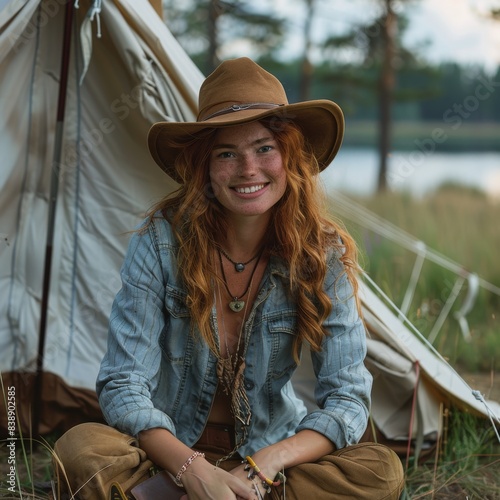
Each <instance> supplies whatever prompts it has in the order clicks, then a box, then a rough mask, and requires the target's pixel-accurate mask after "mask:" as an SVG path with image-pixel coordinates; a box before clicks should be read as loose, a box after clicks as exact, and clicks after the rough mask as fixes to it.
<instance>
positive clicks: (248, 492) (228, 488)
mask: <svg viewBox="0 0 500 500" xmlns="http://www.w3.org/2000/svg"><path fill="white" fill-rule="evenodd" d="M238 468H239V467H238ZM243 472H244V471H243ZM245 474H246V473H245ZM182 483H183V484H184V488H185V489H186V492H187V495H184V496H183V497H181V500H188V499H189V500H259V497H258V496H257V493H256V492H255V490H254V489H253V485H252V483H251V482H250V481H248V480H247V479H246V475H245V476H242V475H240V474H238V475H235V474H232V473H230V472H226V471H225V470H223V469H220V468H219V467H215V466H214V465H212V464H210V463H209V462H208V461H206V460H205V459H200V458H198V459H197V460H195V461H194V462H193V463H192V464H191V465H190V466H189V468H188V469H187V470H186V472H184V474H183V475H182Z"/></svg>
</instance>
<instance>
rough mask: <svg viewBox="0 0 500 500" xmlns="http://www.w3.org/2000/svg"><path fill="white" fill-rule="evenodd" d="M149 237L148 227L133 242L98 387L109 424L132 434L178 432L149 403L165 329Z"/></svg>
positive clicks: (160, 287) (161, 287) (154, 247)
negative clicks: (155, 430) (157, 429)
mask: <svg viewBox="0 0 500 500" xmlns="http://www.w3.org/2000/svg"><path fill="white" fill-rule="evenodd" d="M151 235H152V229H151V228H150V229H148V230H145V231H139V232H136V233H135V234H134V235H133V236H132V238H131V240H130V243H129V246H128V249H127V253H126V256H125V261H124V264H123V266H122V269H121V280H122V287H121V290H120V291H119V292H118V294H117V296H116V297H115V300H114V303H113V307H112V310H111V315H110V321H109V332H108V348H107V352H106V354H105V356H104V358H103V361H102V363H101V368H100V371H99V374H98V377H97V383H96V390H97V394H98V396H99V403H100V405H101V409H102V411H103V414H104V417H105V419H106V421H107V422H108V424H109V425H111V426H113V427H116V428H117V429H119V430H120V431H122V432H126V433H128V434H131V435H133V436H136V435H137V434H138V433H139V432H140V431H142V430H145V429H150V428H154V427H162V428H166V429H168V430H170V431H171V432H172V433H174V434H175V427H174V425H173V422H172V420H171V419H170V418H169V417H168V415H166V414H165V413H164V412H162V411H160V410H159V409H157V408H155V407H154V406H153V403H152V401H151V394H152V393H153V392H154V390H155V387H156V386H157V384H158V377H159V375H160V373H159V371H160V363H161V349H160V347H159V337H160V335H161V333H162V331H163V329H164V327H165V317H164V314H165V312H164V290H165V286H164V280H165V277H164V276H163V271H162V266H161V261H160V256H159V251H158V248H157V245H155V241H154V238H152V236H151Z"/></svg>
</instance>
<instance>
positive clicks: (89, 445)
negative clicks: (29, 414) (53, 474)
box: [53, 423, 148, 499]
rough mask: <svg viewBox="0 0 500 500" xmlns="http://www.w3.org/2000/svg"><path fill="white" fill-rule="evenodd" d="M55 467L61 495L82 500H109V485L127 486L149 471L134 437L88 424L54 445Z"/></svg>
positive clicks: (74, 430)
mask: <svg viewBox="0 0 500 500" xmlns="http://www.w3.org/2000/svg"><path fill="white" fill-rule="evenodd" d="M53 461H54V466H55V468H56V470H57V476H58V477H57V479H58V483H59V487H60V490H61V492H62V493H63V494H64V492H71V494H74V493H75V492H76V491H79V494H78V497H79V498H87V499H97V498H107V494H108V489H109V485H110V483H111V482H112V481H113V480H115V479H119V480H120V481H126V482H128V480H129V478H131V477H135V476H136V473H137V472H140V474H139V476H142V472H143V469H147V462H148V461H147V457H146V454H145V452H144V451H143V450H141V449H140V448H139V447H138V446H137V441H136V439H135V438H133V437H132V436H128V435H126V434H123V433H121V432H119V431H117V430H116V429H113V428H112V427H109V426H107V425H103V424H97V423H85V424H81V425H78V426H76V427H73V428H72V429H70V430H69V431H67V432H66V433H65V434H64V435H63V436H61V438H59V439H58V441H57V442H56V444H55V447H54V459H53Z"/></svg>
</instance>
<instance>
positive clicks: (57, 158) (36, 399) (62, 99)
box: [33, 0, 74, 436]
mask: <svg viewBox="0 0 500 500" xmlns="http://www.w3.org/2000/svg"><path fill="white" fill-rule="evenodd" d="M73 11H74V9H73V0H68V1H67V3H66V10H65V14H64V34H63V44H62V57H61V72H60V78H59V95H58V101H57V121H56V134H55V140H54V161H53V163H52V170H51V182H50V197H49V203H48V221H47V241H46V247H45V268H44V276H43V287H42V300H41V310H40V329H39V337H38V355H37V359H36V377H35V385H34V391H33V423H34V425H35V433H36V435H37V436H39V435H40V430H41V418H42V409H41V406H42V390H43V358H44V351H45V338H46V334H47V315H48V306H49V291H50V278H51V271H52V251H53V246H54V225H55V214H56V205H57V193H58V190H59V168H58V166H59V165H60V164H61V153H62V140H63V130H64V126H63V124H64V113H65V110H66V95H67V87H68V72H69V59H70V54H71V27H72V24H73Z"/></svg>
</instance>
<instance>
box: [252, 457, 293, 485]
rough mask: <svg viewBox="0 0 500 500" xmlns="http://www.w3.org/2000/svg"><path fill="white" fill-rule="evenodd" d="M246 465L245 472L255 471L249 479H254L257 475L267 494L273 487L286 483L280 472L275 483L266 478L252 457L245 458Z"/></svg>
mask: <svg viewBox="0 0 500 500" xmlns="http://www.w3.org/2000/svg"><path fill="white" fill-rule="evenodd" d="M245 463H246V465H245V470H249V469H250V468H251V469H253V470H252V471H251V472H249V474H248V479H252V478H253V477H254V476H255V475H257V476H258V478H259V479H260V480H261V481H262V486H264V488H265V490H266V492H267V493H269V492H270V491H271V486H279V485H280V484H283V483H284V482H285V481H286V477H285V475H284V474H283V473H281V472H278V473H277V474H276V477H275V478H274V481H273V480H272V479H269V478H268V477H266V476H265V475H264V474H263V473H262V471H261V470H260V468H259V467H258V465H257V464H256V463H255V462H254V461H253V460H252V457H250V456H247V457H246V458H245Z"/></svg>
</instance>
